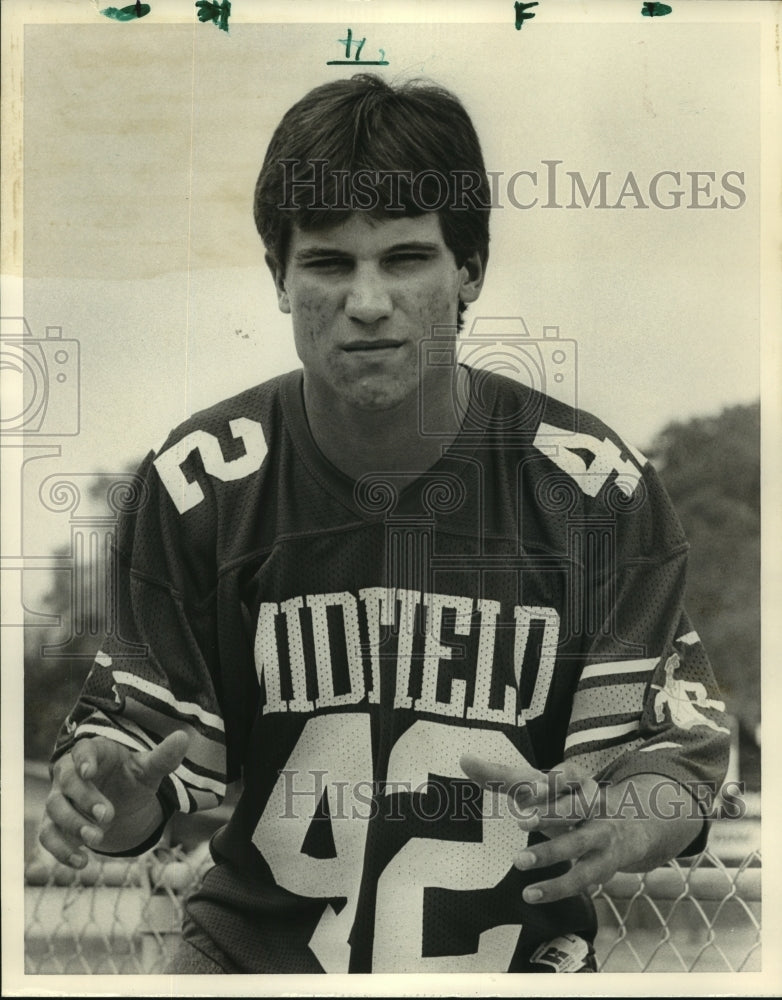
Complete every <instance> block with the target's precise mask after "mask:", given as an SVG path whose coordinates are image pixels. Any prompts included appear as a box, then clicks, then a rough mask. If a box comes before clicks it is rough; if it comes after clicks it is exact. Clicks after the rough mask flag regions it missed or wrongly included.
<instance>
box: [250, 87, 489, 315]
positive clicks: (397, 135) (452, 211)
mask: <svg viewBox="0 0 782 1000" xmlns="http://www.w3.org/2000/svg"><path fill="white" fill-rule="evenodd" d="M359 181H360V184H359ZM490 207H491V195H490V190H489V181H488V178H487V176H486V168H485V167H484V163H483V155H482V153H481V147H480V143H479V141H478V136H477V135H476V132H475V128H474V127H473V124H472V121H471V120H470V117H469V115H468V114H467V112H466V111H465V109H464V107H463V105H462V104H461V102H460V101H459V100H458V98H456V97H455V96H454V95H453V94H451V93H450V92H449V91H447V90H445V89H444V88H442V87H439V86H436V85H434V84H432V83H429V82H428V81H421V80H411V81H408V82H405V83H403V84H400V85H396V86H391V85H389V84H388V83H386V82H385V81H384V80H382V79H381V78H380V77H379V76H375V75H373V74H357V75H355V76H353V77H352V78H351V79H348V80H336V81H334V82H333V83H326V84H323V85H322V86H320V87H316V88H315V89H314V90H311V91H310V92H309V93H308V94H306V95H305V96H304V97H303V98H302V99H301V100H300V101H297V102H296V104H294V105H293V107H292V108H290V109H289V110H288V111H287V112H286V114H285V115H284V117H283V119H282V121H281V122H280V124H279V125H278V126H277V128H276V130H275V132H274V135H273V136H272V139H271V142H270V143H269V148H268V149H267V151H266V157H265V159H264V162H263V166H262V167H261V172H260V174H259V176H258V182H257V184H256V186H255V201H254V214H255V224H256V226H257V228H258V232H259V233H260V235H261V239H262V240H263V243H264V246H265V247H266V251H267V253H268V255H269V257H270V258H271V260H272V262H273V264H274V265H275V266H277V267H280V268H282V269H283V270H284V268H285V262H286V257H287V252H288V246H289V242H290V235H291V230H292V226H293V224H294V222H295V223H296V224H298V225H299V226H300V227H301V228H302V229H309V230H312V229H318V228H320V227H324V226H328V225H334V224H336V223H338V222H340V221H342V220H343V219H345V218H347V217H348V215H350V214H351V213H352V212H355V211H366V212H367V213H368V214H371V215H373V216H376V217H378V216H379V217H384V216H394V215H407V216H417V215H422V214H423V213H424V212H431V211H437V212H438V214H439V218H440V224H441V226H442V232H443V239H444V241H445V244H446V246H447V247H448V248H449V250H451V252H452V253H453V255H454V257H455V259H456V263H457V266H459V267H461V266H462V264H463V263H464V262H465V261H466V260H467V258H468V257H469V256H470V255H471V254H473V253H475V252H476V251H477V252H478V253H479V254H480V256H481V259H482V261H483V263H484V265H485V263H486V261H487V259H488V255H489V210H490ZM461 307H462V304H461V303H460V313H461V311H462V308H461Z"/></svg>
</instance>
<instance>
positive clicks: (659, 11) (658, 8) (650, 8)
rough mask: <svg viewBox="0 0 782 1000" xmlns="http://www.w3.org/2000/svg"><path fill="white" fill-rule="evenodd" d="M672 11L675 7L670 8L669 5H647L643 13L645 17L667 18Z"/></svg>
mask: <svg viewBox="0 0 782 1000" xmlns="http://www.w3.org/2000/svg"><path fill="white" fill-rule="evenodd" d="M672 11H673V7H669V6H668V4H667V3H645V4H644V9H643V10H642V11H641V13H642V14H643V16H644V17H665V15H666V14H670V13H671V12H672Z"/></svg>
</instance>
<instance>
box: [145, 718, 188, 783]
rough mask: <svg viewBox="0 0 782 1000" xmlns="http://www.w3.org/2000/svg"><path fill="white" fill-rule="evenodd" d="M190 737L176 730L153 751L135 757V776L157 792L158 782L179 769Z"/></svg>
mask: <svg viewBox="0 0 782 1000" xmlns="http://www.w3.org/2000/svg"><path fill="white" fill-rule="evenodd" d="M189 745H190V737H189V736H188V735H187V733H185V732H182V731H181V730H177V731H176V732H174V733H170V734H169V735H168V736H167V737H166V738H165V739H164V740H163V741H162V742H161V743H159V744H158V745H157V746H156V747H155V748H154V750H147V751H143V752H142V753H139V754H137V755H136V756H135V764H136V766H137V774H138V778H139V780H140V781H142V782H143V783H144V784H145V785H147V786H148V787H149V788H152V789H155V790H157V788H158V786H159V785H160V782H161V781H162V780H163V778H165V777H166V776H167V775H169V774H171V773H172V772H173V771H176V769H177V768H178V767H179V765H180V764H181V763H182V761H183V760H184V758H185V755H186V754H187V748H188V746H189Z"/></svg>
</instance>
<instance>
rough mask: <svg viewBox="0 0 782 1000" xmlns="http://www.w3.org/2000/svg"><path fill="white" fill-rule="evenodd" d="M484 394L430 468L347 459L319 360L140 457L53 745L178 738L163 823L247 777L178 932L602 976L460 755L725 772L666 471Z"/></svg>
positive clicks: (538, 405)
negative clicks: (83, 676)
mask: <svg viewBox="0 0 782 1000" xmlns="http://www.w3.org/2000/svg"><path fill="white" fill-rule="evenodd" d="M470 377H471V385H472V391H471V393H470V397H469V400H468V402H467V403H466V404H465V412H464V414H462V418H463V419H462V424H461V431H460V433H459V435H458V436H457V437H456V439H455V440H453V441H451V442H450V443H449V444H447V445H445V444H444V446H443V449H442V454H441V458H440V459H439V460H438V461H437V462H436V463H435V464H434V465H433V466H432V467H431V468H430V469H429V470H428V471H427V472H426V473H424V474H422V475H420V476H418V477H417V478H416V479H415V480H414V481H412V482H410V481H409V478H408V479H407V480H403V481H398V480H397V478H396V477H395V475H394V474H393V473H384V472H383V471H382V470H381V471H379V472H378V473H376V474H372V475H368V476H364V477H362V478H361V479H359V480H358V481H354V480H352V479H350V478H348V477H347V476H345V475H344V474H342V473H341V472H340V471H339V470H338V469H336V468H335V467H334V466H333V465H332V464H331V463H330V462H329V461H327V460H326V458H325V457H324V456H323V454H322V453H321V452H320V451H319V449H318V448H317V447H316V445H315V443H314V441H313V438H312V435H311V433H310V431H309V427H308V424H307V419H306V415H305V411H304V405H303V395H302V373H301V372H291V373H289V374H287V375H284V376H281V377H279V378H276V379H273V380H271V381H269V382H266V383H264V384H263V385H261V386H258V387H256V388H253V389H250V390H248V391H246V392H244V393H242V394H240V395H238V396H236V397H234V398H232V399H230V400H227V401H224V402H221V403H220V404H218V405H216V406H214V407H212V408H210V409H208V410H206V411H204V412H201V413H198V414H196V415H195V416H193V417H192V418H190V419H189V420H188V421H186V422H185V423H184V424H183V425H182V426H181V427H179V428H178V429H177V430H176V431H175V432H174V433H173V434H172V435H171V436H170V437H169V439H168V441H167V442H166V443H165V444H164V446H163V447H162V448H161V449H160V450H159V452H157V453H156V454H155V453H153V454H150V455H149V456H148V458H147V459H146V460H145V462H144V464H143V466H142V468H141V470H140V473H139V474H140V476H141V477H142V481H143V491H142V498H141V500H140V501H139V503H138V504H137V509H136V510H134V511H133V512H130V513H128V514H127V515H126V516H123V518H122V520H121V523H120V527H119V529H118V537H117V560H118V572H117V594H116V603H117V609H118V614H117V621H118V625H117V627H116V628H115V629H114V634H112V635H110V636H107V637H106V641H105V643H104V645H103V647H102V649H101V651H100V653H99V654H98V655H97V657H96V660H95V664H94V666H93V668H92V671H91V673H90V675H89V677H88V678H87V681H86V683H85V686H84V689H83V691H82V694H81V696H80V699H79V701H78V703H77V705H76V707H75V708H74V710H73V712H72V714H71V716H70V717H69V719H68V720H67V721H66V724H65V726H64V727H63V730H62V732H61V735H60V737H59V739H58V743H57V747H56V750H55V754H56V755H59V754H62V753H63V752H65V751H66V750H67V749H68V748H69V747H70V746H71V745H72V744H73V741H74V740H77V739H79V738H82V737H88V736H92V735H96V734H100V735H104V736H107V737H109V738H111V739H114V740H117V741H119V742H121V743H124V744H126V745H127V746H129V747H132V748H135V749H141V748H149V747H152V746H154V745H155V744H157V743H158V742H159V741H160V740H161V739H163V738H164V737H165V736H166V735H167V734H169V733H171V732H173V731H175V730H179V729H181V730H184V731H185V732H187V733H188V735H189V736H190V746H189V749H188V752H187V756H186V758H185V760H184V761H183V763H182V765H181V766H180V767H178V768H177V770H176V771H175V772H174V773H173V774H172V775H171V776H170V777H169V778H167V779H165V780H164V782H163V784H162V786H161V789H160V792H159V796H160V799H161V802H162V804H163V807H164V812H165V814H166V816H169V815H171V813H173V811H175V810H181V811H183V812H191V811H193V810H197V809H208V808H210V807H213V806H215V805H216V804H217V803H218V802H219V801H220V799H221V797H222V795H223V794H224V791H225V785H226V782H232V781H235V780H237V779H241V780H242V782H243V790H242V794H241V797H240V799H239V801H238V804H237V805H236V808H235V810H234V812H233V815H232V818H231V820H230V822H229V823H228V824H227V825H226V826H225V827H224V828H222V829H221V830H220V831H219V832H218V833H217V834H216V835H215V837H214V838H213V842H212V854H213V857H214V860H215V866H214V867H213V868H212V869H210V871H209V872H208V873H207V875H206V876H205V878H204V881H203V884H202V886H201V887H200V888H199V890H198V891H197V892H196V893H195V894H194V895H193V896H192V897H191V898H190V900H189V902H188V904H187V919H186V923H185V934H186V937H187V939H188V940H191V941H192V942H193V943H194V944H196V946H197V947H199V948H200V949H201V950H202V951H204V952H206V953H207V954H210V955H211V956H212V957H214V958H215V960H217V961H218V962H220V964H221V965H222V967H223V968H226V970H227V971H235V972H257V973H273V972H298V973H305V972H316V971H327V972H501V971H508V970H509V971H531V970H537V971H552V970H553V969H555V968H556V967H557V962H560V963H561V962H562V961H563V959H562V958H561V956H562V955H565V958H566V959H567V961H565V965H564V966H563V967H571V966H572V967H574V968H582V967H583V968H586V969H588V968H590V967H592V966H593V963H592V964H590V963H591V943H592V940H593V938H594V935H595V931H596V928H595V914H594V910H593V907H592V904H591V902H590V901H589V900H588V899H587V898H586V896H584V897H582V896H577V897H573V898H570V899H567V900H563V901H560V902H556V903H549V904H542V905H541V904H538V905H529V904H527V903H525V902H524V901H523V899H522V891H523V889H524V887H525V886H526V885H528V884H530V883H532V882H537V881H541V880H542V879H544V878H546V877H552V876H553V875H555V874H559V873H560V872H561V871H563V870H564V868H563V867H562V866H558V867H557V868H556V869H550V870H547V871H545V872H541V871H540V870H536V871H533V872H522V871H520V870H518V869H516V868H515V867H514V866H513V861H514V859H515V858H517V857H518V855H519V853H520V852H521V850H522V849H523V847H524V845H525V843H526V842H527V834H526V833H524V832H523V831H522V830H521V829H520V828H519V826H518V824H517V822H516V820H517V818H518V815H514V807H515V806H514V803H513V802H511V801H509V800H508V798H507V796H505V795H503V794H501V793H499V792H493V791H490V790H480V789H479V788H478V786H477V785H475V784H473V783H472V782H471V781H469V779H468V778H467V776H466V775H465V773H464V772H463V771H462V769H461V767H460V764H459V761H460V758H461V757H462V755H463V754H474V755H478V756H480V757H482V758H484V759H487V760H490V761H492V762H495V763H500V764H508V765H518V766H521V767H523V766H524V764H525V762H528V763H529V764H530V765H532V766H533V767H535V768H539V769H544V770H545V769H551V768H554V767H556V765H557V764H559V763H560V762H561V761H563V760H566V759H569V760H573V761H574V762H576V763H578V764H580V765H581V766H582V767H583V768H584V769H585V770H586V771H587V772H588V773H589V774H591V775H593V776H595V777H596V778H598V779H605V780H611V781H620V780H623V779H626V778H629V777H631V776H632V775H634V774H640V773H656V774H659V775H661V776H662V777H664V778H667V779H670V780H671V781H675V782H678V783H682V784H685V785H691V786H692V787H693V788H696V789H697V794H698V795H703V794H705V795H706V797H708V790H709V789H711V793H712V794H713V792H714V791H715V789H716V788H717V787H718V786H719V783H720V782H721V780H722V778H723V776H724V772H725V767H726V762H727V752H728V743H729V731H728V724H727V721H726V716H725V713H724V705H723V703H722V702H721V701H720V700H719V694H718V692H717V690H716V686H715V682H714V678H713V676H712V672H711V668H710V666H709V663H708V660H707V658H706V656H705V654H704V651H703V649H702V647H701V643H700V640H699V638H698V635H697V633H696V632H695V631H694V630H693V627H692V625H691V624H690V622H689V621H688V619H687V617H686V614H685V612H684V610H683V607H682V596H683V590H684V578H685V566H686V559H687V543H686V541H685V538H684V536H683V533H682V529H681V526H680V524H679V521H678V519H677V517H676V515H675V513H674V511H673V509H672V507H671V503H670V501H669V499H668V497H667V495H666V494H665V491H664V489H663V487H662V486H661V484H660V481H659V479H658V477H657V475H656V474H655V472H654V470H653V469H652V467H651V466H650V465H649V464H648V463H647V462H646V461H645V460H644V458H643V456H642V455H641V454H640V453H638V452H637V451H635V450H633V449H631V448H629V447H628V446H627V445H625V444H624V443H623V442H622V440H621V439H620V438H619V437H617V436H616V435H615V434H614V433H613V432H612V431H611V430H610V429H608V428H607V427H606V426H605V425H604V424H603V423H601V422H600V421H599V420H597V419H596V418H594V417H592V416H591V415H589V414H586V413H583V412H581V411H576V410H573V409H572V408H570V407H568V406H567V405H565V404H563V403H560V402H557V401H555V400H553V399H551V398H549V397H547V396H544V395H542V394H540V393H537V392H535V391H534V390H531V389H529V388H527V387H526V386H524V385H521V384H519V383H517V382H515V381H512V380H510V379H507V378H505V377H503V376H500V375H496V374H490V373H487V372H483V371H478V370H475V369H473V370H471V372H470ZM421 428H422V433H430V434H433V435H437V433H438V428H437V426H436V424H433V422H432V419H430V418H429V415H427V414H425V413H423V414H422V415H421ZM444 440H445V439H444ZM704 789H706V792H705V793H704V791H703V790H704ZM694 794H696V792H694ZM516 808H517V807H516ZM537 836H539V835H537ZM535 839H536V834H534V833H533V834H531V835H530V837H529V843H530V844H533V843H534V842H535ZM148 846H150V844H149V843H147V844H145V845H139V850H141V849H143V848H145V847H148ZM692 849H693V850H696V849H699V844H694V845H692ZM568 942H570V944H568ZM569 948H570V949H571V950H572V949H575V951H573V954H577V955H578V956H579V957H578V958H577V960H574V961H571V959H570V958H569V957H568V954H569V951H568V949H569ZM563 949H564V950H563ZM552 956H554V958H552ZM584 956H586V957H584ZM582 958H583V961H582Z"/></svg>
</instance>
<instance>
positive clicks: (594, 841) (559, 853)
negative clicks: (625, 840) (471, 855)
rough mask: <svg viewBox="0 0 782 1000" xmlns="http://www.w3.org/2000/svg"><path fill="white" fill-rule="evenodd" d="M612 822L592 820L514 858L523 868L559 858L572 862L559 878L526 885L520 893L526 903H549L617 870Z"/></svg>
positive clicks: (587, 887) (586, 888)
mask: <svg viewBox="0 0 782 1000" xmlns="http://www.w3.org/2000/svg"><path fill="white" fill-rule="evenodd" d="M615 823H616V821H605V820H593V821H591V822H589V823H586V824H584V825H583V826H579V827H576V828H575V829H574V830H571V831H570V832H567V833H563V834H561V836H558V837H556V838H555V839H553V840H548V841H544V842H543V843H540V844H535V845H534V847H528V848H526V849H525V850H524V851H523V852H522V854H520V855H519V857H518V858H517V859H516V861H515V862H514V864H515V866H516V867H517V868H519V869H521V870H522V871H532V870H534V869H536V868H548V867H550V866H551V865H555V864H558V863H559V862H562V861H573V862H574V864H573V866H572V867H571V868H570V870H569V871H568V872H566V873H565V874H564V875H560V876H559V877H558V878H553V879H549V880H547V881H545V882H538V883H535V884H534V885H530V886H528V887H527V888H526V889H525V890H524V893H523V895H524V899H525V900H526V901H527V902H528V903H549V902H553V901H554V900H557V899H565V898H567V897H568V896H573V895H576V894H578V893H580V892H586V891H591V890H592V889H593V888H594V886H596V885H598V884H600V883H602V882H605V881H607V880H608V879H609V878H610V877H611V876H612V875H613V874H614V873H615V872H616V870H617V866H616V861H615V854H616V852H615V845H616V842H617V838H618V833H617V830H616V826H615Z"/></svg>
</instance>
